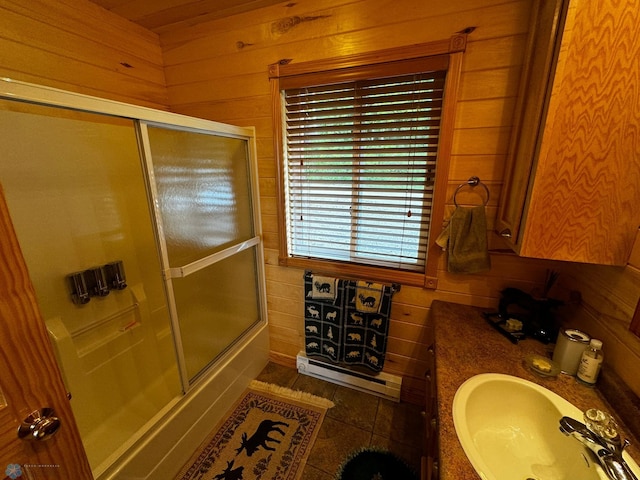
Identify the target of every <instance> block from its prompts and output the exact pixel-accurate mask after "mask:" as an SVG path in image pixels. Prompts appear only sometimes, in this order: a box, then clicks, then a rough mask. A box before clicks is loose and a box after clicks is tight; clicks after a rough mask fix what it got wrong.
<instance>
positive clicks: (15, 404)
mask: <svg viewBox="0 0 640 480" xmlns="http://www.w3.org/2000/svg"><path fill="white" fill-rule="evenodd" d="M43 240H44V239H43ZM0 390H1V394H3V396H4V401H2V395H0V472H1V473H2V475H4V477H3V476H2V475H0V477H1V478H5V479H6V478H11V479H15V478H18V479H23V478H24V479H46V480H57V479H60V480H71V479H73V480H85V479H92V478H93V476H92V474H91V468H90V466H89V461H88V460H87V456H86V454H85V451H84V447H83V445H82V442H81V439H80V433H79V431H78V428H77V426H76V423H75V419H74V417H73V413H72V411H71V404H70V402H69V400H68V399H67V392H66V390H65V387H64V384H63V382H62V376H61V374H60V370H59V369H58V365H57V363H56V359H55V354H54V352H53V348H52V346H51V343H50V341H49V338H48V334H47V331H46V328H45V325H44V321H43V320H42V316H41V313H40V311H39V309H38V305H37V303H36V297H35V291H34V289H33V286H32V285H31V280H30V279H29V274H28V271H27V266H26V264H25V262H24V258H23V256H22V253H21V250H20V246H19V244H18V240H17V238H16V235H15V232H14V229H13V225H12V223H11V218H10V216H9V212H8V208H7V204H6V201H5V198H4V192H3V191H2V188H1V187H0ZM45 407H48V408H52V409H53V411H54V415H55V417H57V418H58V419H59V420H60V422H61V423H60V427H59V428H58V429H57V431H56V432H55V434H53V435H51V436H45V437H44V439H41V440H24V439H19V438H18V428H19V427H20V425H21V423H22V421H23V420H24V419H25V418H27V417H28V416H29V415H30V413H31V412H33V411H34V410H39V409H43V408H45Z"/></svg>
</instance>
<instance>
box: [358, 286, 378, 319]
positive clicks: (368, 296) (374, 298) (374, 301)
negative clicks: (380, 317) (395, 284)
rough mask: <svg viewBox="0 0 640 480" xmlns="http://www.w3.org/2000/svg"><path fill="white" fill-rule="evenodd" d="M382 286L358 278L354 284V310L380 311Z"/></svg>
mask: <svg viewBox="0 0 640 480" xmlns="http://www.w3.org/2000/svg"><path fill="white" fill-rule="evenodd" d="M383 288H384V285H382V284H380V283H371V282H363V281H361V280H359V281H358V282H357V284H356V295H355V304H356V310H358V311H359V312H368V313H378V312H379V311H380V300H381V299H382V289H383Z"/></svg>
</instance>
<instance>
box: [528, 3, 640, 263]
mask: <svg viewBox="0 0 640 480" xmlns="http://www.w3.org/2000/svg"><path fill="white" fill-rule="evenodd" d="M570 18H572V19H573V21H574V23H573V24H572V25H571V27H572V28H571V29H570V31H568V32H567V34H566V35H565V36H564V37H563V40H562V46H561V50H560V58H559V61H558V64H559V66H558V69H557V71H556V77H555V80H554V84H553V89H552V94H551V98H550V103H549V107H548V115H547V122H546V124H545V130H544V133H543V136H542V140H541V145H540V155H539V159H538V163H537V168H536V173H535V175H536V177H535V182H534V185H533V190H532V193H531V199H530V203H529V208H528V213H527V219H526V227H525V232H524V240H523V243H522V248H521V254H522V255H527V256H533V257H544V258H557V259H564V260H571V261H578V262H590V263H600V264H610V265H625V264H626V263H627V260H628V258H629V255H630V253H631V249H632V246H633V242H634V240H635V236H636V233H637V228H638V225H640V209H639V208H638V205H640V189H639V188H638V185H640V162H638V161H637V159H638V158H639V155H640V108H638V105H640V88H638V79H639V75H640V64H638V61H637V59H638V57H639V56H640V32H639V31H638V28H637V25H638V22H639V21H640V10H638V8H637V4H636V2H634V1H614V2H612V1H606V0H602V1H590V2H578V5H577V6H576V7H575V9H574V10H573V11H570Z"/></svg>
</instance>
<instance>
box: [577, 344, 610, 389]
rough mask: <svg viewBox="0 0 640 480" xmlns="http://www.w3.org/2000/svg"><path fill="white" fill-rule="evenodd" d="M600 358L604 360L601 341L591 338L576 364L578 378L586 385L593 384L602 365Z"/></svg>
mask: <svg viewBox="0 0 640 480" xmlns="http://www.w3.org/2000/svg"><path fill="white" fill-rule="evenodd" d="M602 360H604V354H603V353H602V341H601V340H598V339H595V338H592V339H591V342H590V343H589V348H588V349H586V350H585V351H584V353H583V354H582V359H581V360H580V365H579V366H578V380H580V381H581V382H582V383H584V384H586V385H595V383H596V381H597V380H598V374H599V373H600V368H601V367H602Z"/></svg>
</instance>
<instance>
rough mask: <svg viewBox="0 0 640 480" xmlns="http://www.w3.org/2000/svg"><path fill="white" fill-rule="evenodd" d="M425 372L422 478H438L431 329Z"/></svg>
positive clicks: (436, 415) (435, 397)
mask: <svg viewBox="0 0 640 480" xmlns="http://www.w3.org/2000/svg"><path fill="white" fill-rule="evenodd" d="M430 330H431V332H430V334H429V341H428V345H429V347H428V348H427V371H426V374H425V382H426V395H425V437H424V438H425V445H424V451H423V457H422V472H421V480H437V479H438V455H439V452H438V395H437V389H436V357H435V337H434V335H433V328H431V329H430Z"/></svg>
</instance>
